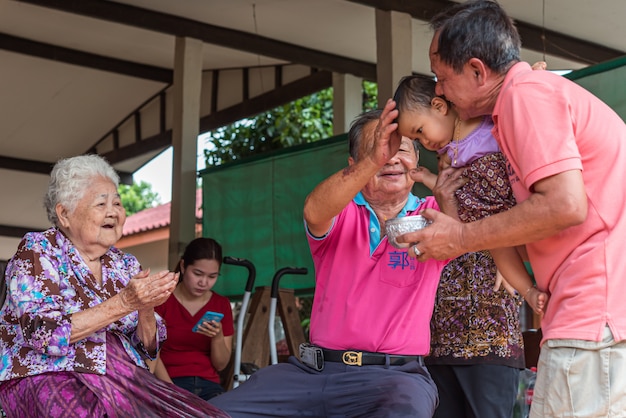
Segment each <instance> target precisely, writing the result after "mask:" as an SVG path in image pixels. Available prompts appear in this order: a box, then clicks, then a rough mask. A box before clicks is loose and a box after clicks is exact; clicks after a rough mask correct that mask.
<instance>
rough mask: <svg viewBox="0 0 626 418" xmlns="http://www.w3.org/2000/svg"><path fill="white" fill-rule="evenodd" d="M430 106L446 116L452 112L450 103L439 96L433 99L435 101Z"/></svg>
mask: <svg viewBox="0 0 626 418" xmlns="http://www.w3.org/2000/svg"><path fill="white" fill-rule="evenodd" d="M430 106H431V107H432V108H433V110H434V111H436V112H439V113H441V114H442V115H444V116H445V115H447V114H448V112H449V111H450V107H449V106H448V102H447V101H446V100H445V99H443V98H441V97H439V96H436V97H433V99H432V100H431V101H430Z"/></svg>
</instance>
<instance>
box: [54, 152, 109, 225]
mask: <svg viewBox="0 0 626 418" xmlns="http://www.w3.org/2000/svg"><path fill="white" fill-rule="evenodd" d="M95 177H105V178H107V179H109V180H111V181H112V182H113V184H115V187H116V188H117V187H118V186H119V183H120V177H119V176H118V175H117V173H116V172H115V170H114V169H113V167H111V165H110V164H109V163H108V162H107V161H106V160H105V159H104V158H102V157H101V156H99V155H94V154H92V155H79V156H76V157H70V158H65V159H63V160H59V161H58V162H57V163H56V164H55V165H54V168H53V169H52V172H51V173H50V183H49V184H48V191H47V192H46V195H45V196H44V208H45V209H46V213H47V214H48V220H49V221H50V222H51V223H52V224H53V225H54V226H59V225H58V223H59V218H58V217H57V213H56V210H55V208H56V206H57V205H58V204H61V205H62V206H64V207H65V208H66V209H67V210H68V211H69V212H70V213H71V212H73V211H74V209H76V205H77V204H78V201H79V200H80V199H82V198H83V196H84V195H85V192H86V191H87V189H88V188H89V186H90V185H91V183H92V181H93V179H94V178H95Z"/></svg>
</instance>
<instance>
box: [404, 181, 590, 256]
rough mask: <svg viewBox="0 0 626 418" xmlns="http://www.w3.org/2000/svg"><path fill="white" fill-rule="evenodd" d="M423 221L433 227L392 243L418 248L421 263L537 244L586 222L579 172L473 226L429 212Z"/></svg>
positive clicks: (541, 186)
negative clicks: (411, 245)
mask: <svg viewBox="0 0 626 418" xmlns="http://www.w3.org/2000/svg"><path fill="white" fill-rule="evenodd" d="M423 215H424V216H426V217H427V218H429V219H432V220H433V224H432V225H429V226H428V227H427V228H424V229H422V230H419V231H416V232H412V233H409V234H404V235H402V236H401V237H398V239H397V240H398V242H418V243H419V244H418V248H419V250H420V252H421V253H422V254H423V255H422V256H421V257H420V260H427V259H430V258H435V259H439V260H443V259H447V258H454V257H458V256H459V255H461V254H464V253H466V252H472V251H480V250H488V249H492V248H499V247H512V246H516V245H522V244H526V243H529V242H534V241H539V240H541V239H544V238H547V237H549V236H552V235H555V234H557V233H559V232H561V231H562V230H564V229H566V228H568V227H570V226H574V225H578V224H580V223H582V222H583V221H584V220H585V219H586V217H587V195H586V193H585V187H584V183H583V179H582V172H581V171H579V170H570V171H565V172H563V173H559V174H556V175H554V176H550V177H548V178H545V179H542V180H540V181H538V182H537V183H535V184H534V193H533V194H532V195H531V196H530V197H529V198H528V199H527V200H525V201H523V202H521V203H519V204H518V205H516V206H514V207H513V208H511V209H510V210H508V211H506V212H502V213H499V214H497V215H493V216H489V217H487V218H484V219H481V220H480V221H477V222H470V223H465V224H464V223H460V222H458V221H455V220H454V219H452V218H450V217H448V216H446V215H444V214H442V213H440V212H437V211H434V210H429V209H427V210H426V211H424V213H423Z"/></svg>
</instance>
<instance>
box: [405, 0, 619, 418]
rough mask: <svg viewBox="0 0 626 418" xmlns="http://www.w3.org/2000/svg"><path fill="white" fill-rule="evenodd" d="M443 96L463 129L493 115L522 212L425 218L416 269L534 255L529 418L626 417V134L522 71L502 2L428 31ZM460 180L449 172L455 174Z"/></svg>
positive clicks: (415, 236)
mask: <svg viewBox="0 0 626 418" xmlns="http://www.w3.org/2000/svg"><path fill="white" fill-rule="evenodd" d="M431 24H432V26H433V29H435V35H434V37H433V41H432V43H431V47H430V60H431V68H432V71H433V72H434V73H435V75H436V76H437V94H441V95H445V97H446V99H447V100H449V101H450V102H452V103H453V105H454V106H455V108H456V109H457V111H458V112H459V114H460V115H461V117H462V118H463V119H467V118H472V117H475V116H479V115H485V114H492V115H493V120H494V123H495V127H494V130H493V134H494V136H495V138H496V139H497V140H498V143H499V145H500V148H501V149H502V151H503V153H504V154H505V155H506V157H507V158H508V161H509V167H510V168H509V176H510V180H511V184H512V186H513V191H514V193H515V197H516V199H517V202H518V205H517V206H515V207H514V208H512V209H511V210H509V211H508V212H503V213H500V214H498V215H494V216H491V217H489V218H485V219H483V220H480V221H478V222H473V223H466V224H461V223H458V222H456V221H455V220H453V219H451V218H449V217H446V216H445V215H443V214H441V213H438V212H434V211H426V213H425V216H427V217H428V218H431V219H433V220H434V224H433V225H431V226H429V227H428V229H425V230H423V231H420V232H417V233H411V234H406V235H405V236H404V237H401V238H400V239H399V241H404V242H418V244H417V249H418V253H420V255H419V257H418V259H419V260H427V259H442V258H449V257H454V256H457V255H459V254H462V253H464V252H467V251H477V250H480V249H489V248H496V247H505V246H514V245H520V244H526V247H527V250H528V255H529V258H530V262H531V265H532V268H533V271H534V273H535V278H536V281H537V286H538V287H539V288H540V289H541V290H543V291H547V292H549V293H550V302H549V303H548V306H547V310H546V314H545V316H544V317H543V320H542V324H541V325H542V330H543V341H542V349H541V356H540V359H539V364H538V375H537V383H536V385H535V390H534V398H533V404H532V409H531V417H534V418H538V417H542V418H545V417H566V416H567V417H570V416H576V417H607V416H624V411H626V379H624V378H623V376H622V374H623V372H624V370H626V303H625V302H624V294H626V257H625V256H624V248H625V246H624V243H625V242H626V215H624V209H625V207H626V188H625V187H624V182H625V180H626V126H625V125H624V122H623V120H622V119H621V118H620V117H619V116H618V115H617V114H616V113H615V112H614V111H613V110H611V109H610V108H609V107H608V106H607V105H606V104H604V103H603V102H601V101H600V100H599V99H598V98H596V97H595V96H593V95H592V94H590V93H589V92H588V91H586V90H584V89H583V88H582V87H580V86H578V85H577V84H575V83H573V82H571V81H569V80H567V79H565V78H563V77H560V76H557V75H555V74H552V73H550V72H547V71H532V70H531V68H530V66H529V65H527V64H525V63H523V62H520V58H519V56H520V55H519V52H520V38H519V35H518V33H517V30H516V28H515V26H514V24H513V22H512V20H511V19H510V18H509V17H508V16H507V15H506V13H505V12H504V10H503V9H502V8H501V6H499V5H498V4H497V3H496V2H493V1H488V0H479V1H469V2H466V3H462V4H458V5H455V6H453V8H451V9H450V10H448V11H446V12H444V13H443V14H442V15H440V16H438V17H435V18H434V19H433V21H432V22H431ZM448 174H451V175H452V177H451V178H454V174H456V173H454V172H453V171H452V170H451V171H449V172H448Z"/></svg>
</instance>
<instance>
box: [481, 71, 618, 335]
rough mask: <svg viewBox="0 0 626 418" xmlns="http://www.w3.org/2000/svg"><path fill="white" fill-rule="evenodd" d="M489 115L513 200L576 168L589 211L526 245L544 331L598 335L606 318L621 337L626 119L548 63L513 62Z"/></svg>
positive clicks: (522, 199) (524, 197)
mask: <svg viewBox="0 0 626 418" xmlns="http://www.w3.org/2000/svg"><path fill="white" fill-rule="evenodd" d="M493 119H494V122H495V128H494V130H493V133H494V136H495V138H496V139H497V140H498V143H499V145H500V148H501V149H502V152H503V153H504V154H505V155H506V156H507V158H508V160H509V163H510V170H509V172H510V180H511V185H512V187H513V191H514V193H515V198H516V199H517V201H518V202H523V201H524V200H526V199H528V197H529V196H530V194H531V192H532V187H533V184H534V183H536V182H537V181H539V180H542V179H545V178H547V177H549V176H552V175H555V174H558V173H563V172H565V171H568V170H581V171H582V175H583V181H584V184H585V192H586V194H587V204H588V209H587V210H588V212H587V219H586V220H585V221H584V222H583V223H582V224H580V225H577V226H573V227H570V228H567V229H566V230H564V231H562V232H561V233H559V234H557V235H554V236H552V237H549V238H546V239H544V240H541V241H538V242H534V243H531V244H528V245H527V249H528V254H529V258H530V262H531V265H532V269H533V271H534V273H535V277H536V280H537V284H538V286H539V288H540V289H542V290H547V291H548V292H550V301H549V303H548V307H547V311H546V314H545V316H544V318H543V320H542V324H541V326H542V330H543V336H544V341H545V340H546V339H562V338H565V339H579V340H588V341H600V340H601V339H602V331H603V329H604V327H605V325H607V324H608V326H609V327H610V329H611V331H612V333H613V336H614V338H615V340H616V341H620V340H623V339H626V303H625V302H624V295H626V245H625V244H626V216H625V215H624V212H625V209H626V187H624V184H625V183H626V126H625V125H624V121H623V120H622V119H621V118H620V117H619V116H618V115H617V114H616V113H615V112H614V111H613V110H612V109H611V108H609V106H607V105H606V104H604V103H602V102H601V101H600V100H599V99H598V98H597V97H595V96H594V95H592V94H591V93H590V92H588V91H587V90H585V89H584V88H582V87H580V86H579V85H577V84H576V83H573V82H572V81H570V80H567V79H566V78H564V77H561V76H559V75H556V74H553V73H551V72H549V71H533V70H532V69H531V67H530V66H529V65H528V64H526V63H518V64H516V65H515V66H514V67H513V68H512V69H511V70H510V71H509V72H508V74H507V76H506V78H505V80H504V84H503V87H502V90H501V92H500V95H499V97H498V99H497V102H496V105H495V108H494V111H493Z"/></svg>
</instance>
